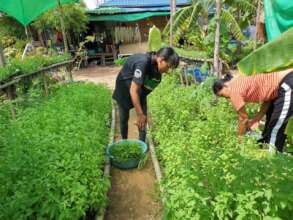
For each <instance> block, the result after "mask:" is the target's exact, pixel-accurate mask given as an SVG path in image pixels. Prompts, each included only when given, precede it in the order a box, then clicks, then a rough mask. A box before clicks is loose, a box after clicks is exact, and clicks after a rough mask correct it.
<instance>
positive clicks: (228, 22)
mask: <svg viewBox="0 0 293 220" xmlns="http://www.w3.org/2000/svg"><path fill="white" fill-rule="evenodd" d="M221 20H222V23H223V24H224V25H225V26H226V27H227V29H228V30H229V31H230V32H231V34H232V35H233V36H234V37H235V38H236V39H237V40H239V41H241V40H243V39H244V35H243V34H242V31H241V29H240V27H239V24H238V23H237V21H236V19H235V18H234V16H233V15H232V14H231V13H230V11H228V10H223V11H222V15H221Z"/></svg>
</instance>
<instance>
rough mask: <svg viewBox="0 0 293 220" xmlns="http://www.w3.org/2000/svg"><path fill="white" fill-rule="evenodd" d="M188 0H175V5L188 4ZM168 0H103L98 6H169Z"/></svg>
mask: <svg viewBox="0 0 293 220" xmlns="http://www.w3.org/2000/svg"><path fill="white" fill-rule="evenodd" d="M188 4H190V0H177V1H176V5H188ZM169 5H170V0H105V2H104V3H102V4H100V5H99V7H121V8H123V7H125V8H132V7H134V8H140V7H164V6H169Z"/></svg>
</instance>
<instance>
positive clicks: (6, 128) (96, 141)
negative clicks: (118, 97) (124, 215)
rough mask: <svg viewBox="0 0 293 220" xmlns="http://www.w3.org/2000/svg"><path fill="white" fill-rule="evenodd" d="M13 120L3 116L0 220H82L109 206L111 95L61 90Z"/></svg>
mask: <svg viewBox="0 0 293 220" xmlns="http://www.w3.org/2000/svg"><path fill="white" fill-rule="evenodd" d="M17 110H18V115H17V118H16V119H15V120H12V119H10V114H9V108H8V106H7V105H2V106H1V114H0V117H1V118H0V120H1V123H0V145H1V148H0V157H1V160H0V167H1V171H0V181H1V187H0V194H1V197H0V203H1V207H0V219H31V218H34V219H40V218H44V219H79V218H81V217H83V216H85V215H86V212H87V211H97V210H99V209H103V207H105V205H106V202H107V198H106V192H107V191H108V189H109V185H110V183H109V180H108V178H107V176H106V177H104V175H103V165H104V162H105V157H104V155H105V154H104V152H105V151H104V150H105V149H104V146H105V145H106V144H107V142H108V135H109V127H108V124H109V116H110V112H111V96H110V92H109V91H108V89H106V88H105V87H103V86H96V85H93V84H80V83H72V84H67V85H63V86H58V87H57V88H55V89H54V90H53V92H52V94H51V95H50V96H49V97H47V98H44V99H42V100H41V101H39V102H37V103H32V104H31V105H29V106H28V107H26V108H19V109H17Z"/></svg>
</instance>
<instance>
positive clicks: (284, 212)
mask: <svg viewBox="0 0 293 220" xmlns="http://www.w3.org/2000/svg"><path fill="white" fill-rule="evenodd" d="M213 81H214V79H207V80H206V82H205V83H204V84H200V85H197V86H196V85H194V86H190V87H182V86H180V83H179V80H178V78H176V75H175V74H173V76H167V77H165V78H164V79H163V80H162V83H161V84H160V85H159V87H158V88H157V89H156V91H154V92H153V93H152V94H151V95H150V100H149V103H150V109H151V113H152V114H151V115H152V122H153V127H152V129H153V130H152V134H153V136H154V138H155V141H156V143H157V144H158V146H157V147H156V150H157V152H158V157H159V160H160V164H161V166H162V168H163V171H164V172H163V173H164V176H163V179H162V182H161V186H162V187H163V189H164V191H163V193H162V200H163V201H164V219H166V220H175V219H184V220H191V219H204V220H205V219H290V218H291V216H292V213H293V197H292V196H289V195H292V194H293V188H292V185H293V158H292V157H290V156H285V155H276V156H270V155H269V153H268V150H267V149H264V150H263V149H260V148H259V146H258V144H257V143H256V141H255V140H254V139H253V138H251V137H249V136H245V137H244V139H243V142H242V143H239V141H238V138H237V114H236V113H235V111H234V109H233V107H232V106H231V104H230V103H229V102H228V101H227V100H225V99H224V98H221V99H215V97H214V95H213V94H212V89H211V86H212V83H213ZM166 94H168V95H166ZM162 97H164V98H162Z"/></svg>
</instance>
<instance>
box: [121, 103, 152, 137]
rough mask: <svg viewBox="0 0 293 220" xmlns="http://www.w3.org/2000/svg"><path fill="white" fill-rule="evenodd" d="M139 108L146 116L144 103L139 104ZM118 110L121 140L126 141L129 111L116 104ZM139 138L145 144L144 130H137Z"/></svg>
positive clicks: (145, 104)
mask: <svg viewBox="0 0 293 220" xmlns="http://www.w3.org/2000/svg"><path fill="white" fill-rule="evenodd" d="M141 107H142V111H143V113H144V114H145V115H146V116H147V103H146V101H144V102H141ZM118 108H119V118H120V133H121V137H122V139H127V138H128V120H129V111H130V109H125V108H123V107H122V106H120V105H119V104H118ZM138 133H139V137H138V139H139V140H141V141H143V142H145V138H146V128H144V129H141V130H140V129H139V130H138Z"/></svg>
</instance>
